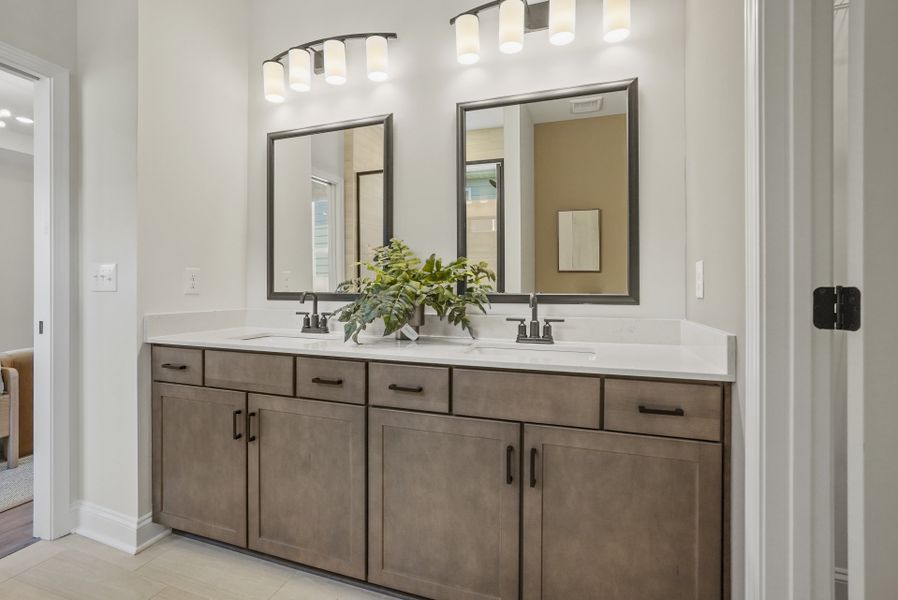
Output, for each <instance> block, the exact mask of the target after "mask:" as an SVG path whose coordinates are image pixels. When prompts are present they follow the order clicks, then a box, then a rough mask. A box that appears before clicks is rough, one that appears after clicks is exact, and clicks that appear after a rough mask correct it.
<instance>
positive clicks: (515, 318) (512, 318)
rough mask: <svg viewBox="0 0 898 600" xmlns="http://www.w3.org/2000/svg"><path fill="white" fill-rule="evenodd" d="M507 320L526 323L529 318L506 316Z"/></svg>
mask: <svg viewBox="0 0 898 600" xmlns="http://www.w3.org/2000/svg"><path fill="white" fill-rule="evenodd" d="M505 320H506V321H513V322H516V323H526V322H527V319H522V318H519V317H505Z"/></svg>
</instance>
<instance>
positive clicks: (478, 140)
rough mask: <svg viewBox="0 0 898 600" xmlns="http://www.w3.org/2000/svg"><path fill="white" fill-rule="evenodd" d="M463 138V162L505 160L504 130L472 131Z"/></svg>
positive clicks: (500, 128)
mask: <svg viewBox="0 0 898 600" xmlns="http://www.w3.org/2000/svg"><path fill="white" fill-rule="evenodd" d="M465 137H466V138H467V146H465V160H467V161H468V162H476V161H478V160H493V159H496V158H505V130H504V129H503V128H502V127H494V128H492V129H474V130H472V131H468V132H467V135H466V136H465Z"/></svg>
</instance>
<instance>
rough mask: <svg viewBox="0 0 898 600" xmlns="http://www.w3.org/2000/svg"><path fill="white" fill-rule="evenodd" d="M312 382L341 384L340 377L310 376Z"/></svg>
mask: <svg viewBox="0 0 898 600" xmlns="http://www.w3.org/2000/svg"><path fill="white" fill-rule="evenodd" d="M312 383H317V384H319V385H343V380H342V379H322V378H321V377H312Z"/></svg>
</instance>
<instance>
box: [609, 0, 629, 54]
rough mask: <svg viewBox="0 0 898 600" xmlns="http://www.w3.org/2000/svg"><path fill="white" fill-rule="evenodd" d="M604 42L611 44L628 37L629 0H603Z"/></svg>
mask: <svg viewBox="0 0 898 600" xmlns="http://www.w3.org/2000/svg"><path fill="white" fill-rule="evenodd" d="M604 2H605V10H604V21H605V24H604V29H605V41H606V42H608V43H610V44H613V43H615V42H622V41H624V40H625V39H627V38H628V37H630V0H604Z"/></svg>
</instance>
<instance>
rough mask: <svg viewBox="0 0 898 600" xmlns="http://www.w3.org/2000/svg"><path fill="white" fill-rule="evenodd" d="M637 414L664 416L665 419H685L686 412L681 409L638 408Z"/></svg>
mask: <svg viewBox="0 0 898 600" xmlns="http://www.w3.org/2000/svg"><path fill="white" fill-rule="evenodd" d="M639 413H640V414H643V415H664V416H667V417H685V416H686V411H684V410H683V409H682V408H670V409H668V408H649V407H647V406H642V405H640V406H639Z"/></svg>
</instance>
